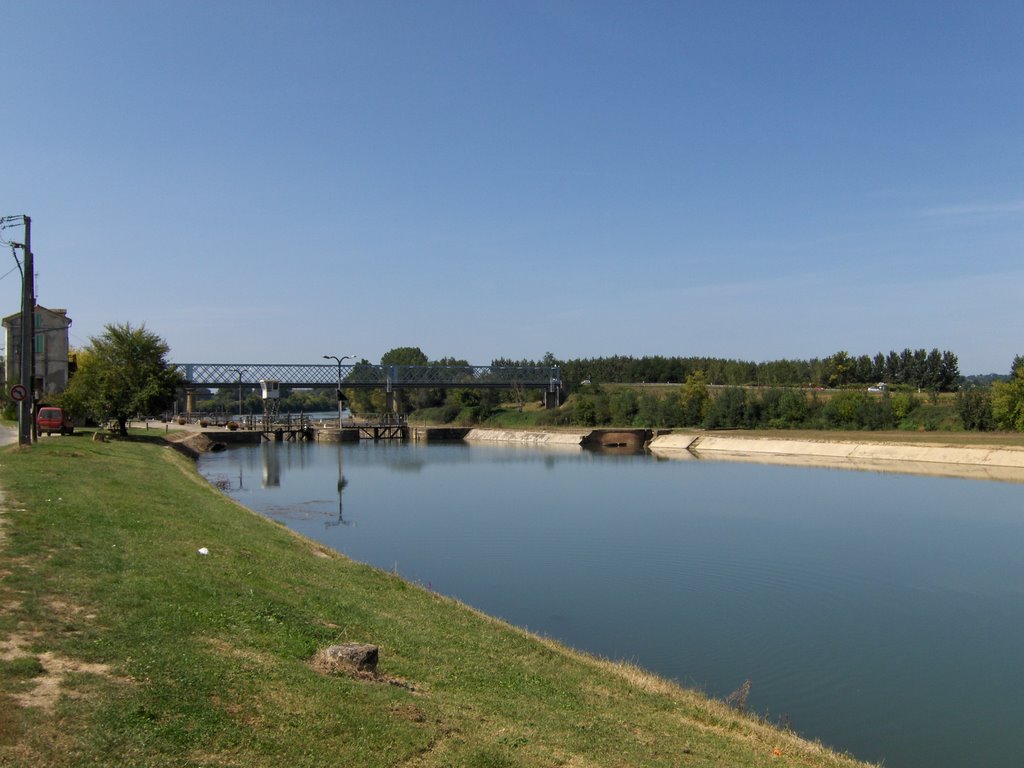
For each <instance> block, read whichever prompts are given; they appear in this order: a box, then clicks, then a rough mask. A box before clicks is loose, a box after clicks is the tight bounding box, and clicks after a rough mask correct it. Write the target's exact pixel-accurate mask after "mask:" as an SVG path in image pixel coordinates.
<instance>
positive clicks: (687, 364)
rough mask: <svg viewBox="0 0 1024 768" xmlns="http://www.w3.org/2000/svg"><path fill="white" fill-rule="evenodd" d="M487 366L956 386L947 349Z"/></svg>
mask: <svg viewBox="0 0 1024 768" xmlns="http://www.w3.org/2000/svg"><path fill="white" fill-rule="evenodd" d="M491 365H493V366H513V367H514V366H520V367H534V366H548V365H557V366H559V367H560V369H561V374H562V381H563V383H564V384H566V385H567V386H568V387H570V388H573V387H575V386H578V385H579V384H581V383H582V382H584V381H590V382H602V383H619V384H640V383H647V384H673V383H675V384H679V383H682V382H684V381H686V379H687V378H689V377H690V376H691V375H692V374H694V373H696V372H698V371H699V372H701V373H702V374H703V376H704V379H705V381H706V382H707V383H708V384H711V385H726V386H765V387H799V386H809V387H830V388H841V387H845V386H851V385H860V384H877V383H879V382H884V383H885V384H887V385H889V386H893V387H900V386H904V387H908V388H914V389H921V390H926V391H930V392H952V391H955V390H956V389H958V388H959V385H960V380H961V377H960V365H959V361H958V359H957V356H956V355H955V354H954V353H952V352H949V351H946V350H944V351H941V352H940V351H939V350H938V349H932V350H931V351H930V352H929V351H927V350H925V349H915V350H911V349H909V348H908V349H904V350H903V351H902V352H896V351H895V350H894V351H891V352H889V353H888V354H886V353H883V352H879V353H878V354H876V355H875V356H874V357H871V356H868V355H860V356H857V357H854V356H852V355H850V354H849V353H848V352H845V351H840V352H836V353H835V354H833V355H829V356H828V357H826V358H812V359H810V360H772V361H768V362H762V363H755V362H750V361H745V360H728V359H723V358H714V357H663V356H660V355H656V356H647V357H632V356H627V355H616V356H613V357H596V358H577V359H571V360H558V359H557V358H555V357H554V356H553V355H551V354H548V355H545V356H544V358H543V359H542V360H540V361H534V360H510V359H507V358H499V359H496V360H493V361H492V363H491Z"/></svg>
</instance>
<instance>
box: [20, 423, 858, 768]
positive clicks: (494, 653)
mask: <svg viewBox="0 0 1024 768" xmlns="http://www.w3.org/2000/svg"><path fill="white" fill-rule="evenodd" d="M0 487H2V488H3V490H4V494H5V496H6V503H5V507H6V511H5V512H4V514H3V515H2V516H0V531H2V536H3V538H2V541H0V577H2V578H0V606H3V611H2V613H0V765H5V766H8V765H9V766H90V765H145V766H193V765H217V766H225V765H236V766H274V768H280V766H282V765H288V766H320V765H323V766H423V767H427V766H467V767H470V766H478V767H480V768H484V767H485V766H502V767H509V768H515V767H517V766H571V767H573V768H584V767H590V766H609V767H612V766H615V767H618V766H681V765H685V766H762V765H763V766H768V765H772V766H775V765H785V766H789V765H792V766H797V765H799V766H807V765H810V766H846V765H855V764H856V763H854V762H853V761H852V760H848V759H845V758H842V757H838V756H836V755H834V754H832V753H830V752H828V751H826V750H824V749H822V748H821V747H820V746H817V745H813V744H809V743H807V742H804V741H801V740H799V739H798V738H797V737H796V736H795V735H793V734H791V733H788V732H783V731H780V730H777V729H775V728H772V727H770V726H768V725H766V724H764V723H762V722H759V721H758V720H757V719H756V718H748V717H740V716H738V715H736V714H735V713H734V712H732V711H731V710H729V709H728V708H727V707H725V706H724V704H721V703H719V702H715V701H709V700H707V699H706V698H705V697H703V696H702V695H700V694H697V693H694V692H690V691H685V690H683V689H680V688H678V687H676V686H675V685H673V684H671V683H668V682H665V681H663V680H660V679H658V678H655V677H653V676H650V675H648V674H646V673H644V672H642V671H641V670H638V669H636V668H633V667H630V666H628V665H621V664H611V663H607V662H604V661H601V660H598V659H594V658H592V657H588V656H584V655H580V654H576V653H574V652H572V651H569V650H567V649H565V648H563V647H561V646H559V645H557V644H554V643H551V642H548V641H545V640H542V639H539V638H536V637H534V636H531V635H529V634H527V633H525V632H522V631H520V630H518V629H515V628H512V627H510V626H508V625H506V624H503V623H501V622H498V621H495V620H493V619H490V618H487V617H485V616H482V615H480V614H478V613H476V612H474V611H472V610H470V609H468V608H466V607H465V606H462V605H460V604H458V603H456V602H454V601H452V600H448V599H445V598H442V597H440V596H438V595H436V594H433V593H431V592H428V591H426V590H423V589H421V588H418V587H416V586H413V585H410V584H409V583H407V582H405V581H403V580H401V579H400V578H398V577H396V576H393V575H390V574H387V573H383V572H381V571H378V570H375V569H372V568H370V567H367V566H364V565H360V564H357V563H354V562H351V561H349V560H347V559H346V558H344V557H342V556H340V555H337V554H335V553H333V552H331V551H328V550H326V549H324V548H323V547H321V546H320V545H318V544H316V543H314V542H311V541H309V540H306V539H303V538H300V537H298V536H295V535H293V534H292V533H290V532H289V531H287V530H286V529H285V528H283V527H282V526H280V525H278V524H275V523H272V522H269V521H267V520H265V519H263V518H261V517H259V516H257V515H255V514H252V513H250V512H248V511H246V510H244V509H242V508H241V507H239V506H237V505H236V504H234V503H233V502H231V501H230V500H228V499H226V498H225V497H223V496H222V495H220V494H219V493H218V492H216V491H215V490H214V489H212V488H211V487H210V486H209V485H208V484H207V483H206V482H205V481H203V480H202V478H200V477H199V476H198V474H197V473H196V472H195V470H194V468H193V467H192V465H191V463H190V462H189V461H188V460H187V459H185V458H184V457H182V456H180V455H179V454H177V453H176V452H174V451H172V450H171V449H169V448H167V447H165V446H163V445H162V444H161V443H160V442H159V440H158V439H152V440H143V439H137V440H135V441H131V442H109V443H103V442H92V441H90V440H89V439H88V437H86V436H79V437H67V438H60V439H50V440H44V441H41V442H40V443H39V444H38V445H37V446H35V447H33V448H31V449H25V450H19V449H17V448H9V449H5V450H4V451H2V452H0ZM200 547H208V548H209V550H210V554H209V555H208V556H205V557H204V556H201V555H199V554H198V553H197V550H198V549H199V548H200ZM337 642H370V643H374V644H377V645H379V646H380V653H381V664H380V677H379V678H376V679H369V678H365V677H358V676H354V675H345V674H324V673H321V672H320V671H317V669H316V668H314V665H313V664H312V663H311V660H312V659H313V657H314V655H315V653H316V652H317V650H318V649H321V648H323V647H324V646H327V645H330V644H333V643H337ZM55 684H59V687H57V688H53V686H54V685H55ZM47 685H49V686H51V688H50V690H51V692H53V691H55V692H56V693H55V694H54V695H52V696H51V697H50V698H49V699H47V698H46V696H45V695H44V694H45V691H46V686H47Z"/></svg>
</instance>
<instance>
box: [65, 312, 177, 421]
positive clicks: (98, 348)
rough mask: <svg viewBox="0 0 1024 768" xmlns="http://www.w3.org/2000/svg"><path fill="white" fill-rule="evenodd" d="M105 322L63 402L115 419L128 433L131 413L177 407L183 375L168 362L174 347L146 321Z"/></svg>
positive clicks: (82, 358) (73, 408)
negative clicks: (177, 395) (119, 323)
mask: <svg viewBox="0 0 1024 768" xmlns="http://www.w3.org/2000/svg"><path fill="white" fill-rule="evenodd" d="M105 328H106V330H105V331H104V332H103V334H102V335H100V336H93V337H91V338H90V339H89V346H88V347H86V349H85V353H84V354H81V355H79V357H78V372H77V373H76V374H75V376H74V378H72V379H71V381H70V383H69V384H68V388H67V390H66V391H65V392H64V396H63V397H62V400H61V402H62V404H63V405H64V406H65V407H67V408H68V410H70V411H71V412H72V413H78V414H82V415H87V416H91V417H92V418H94V419H96V420H97V421H98V422H101V423H102V422H104V421H110V420H115V421H117V426H118V431H119V433H120V434H122V435H127V434H128V419H130V418H132V417H136V416H142V417H150V416H155V415H157V414H158V413H160V412H161V411H165V410H167V409H168V408H170V407H171V405H172V403H173V402H174V393H175V390H176V389H177V388H178V387H179V386H181V384H182V383H183V378H182V376H181V374H180V373H179V372H178V370H177V369H176V368H175V367H174V366H173V365H171V364H170V363H168V362H167V359H166V356H167V352H168V351H169V349H170V348H169V347H168V346H167V344H166V343H165V342H164V341H163V339H161V338H160V337H159V336H157V335H156V334H155V333H150V332H149V331H147V330H146V326H145V325H141V326H139V327H138V328H133V327H132V326H131V324H130V323H125V324H124V325H118V324H109V325H107V326H105Z"/></svg>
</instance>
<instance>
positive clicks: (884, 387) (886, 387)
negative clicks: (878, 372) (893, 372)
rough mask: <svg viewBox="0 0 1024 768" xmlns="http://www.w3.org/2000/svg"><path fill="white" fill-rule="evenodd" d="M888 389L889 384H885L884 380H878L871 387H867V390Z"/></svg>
mask: <svg viewBox="0 0 1024 768" xmlns="http://www.w3.org/2000/svg"><path fill="white" fill-rule="evenodd" d="M888 391H889V385H888V384H886V383H885V382H884V381H880V382H878V383H877V384H876V385H875V386H873V387H868V392H888Z"/></svg>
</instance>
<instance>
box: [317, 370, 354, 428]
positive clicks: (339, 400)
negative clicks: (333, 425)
mask: <svg viewBox="0 0 1024 768" xmlns="http://www.w3.org/2000/svg"><path fill="white" fill-rule="evenodd" d="M355 357H356V356H355V355H345V356H343V357H336V356H335V355H324V360H336V361H337V363H338V429H341V361H342V360H354V359H355Z"/></svg>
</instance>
